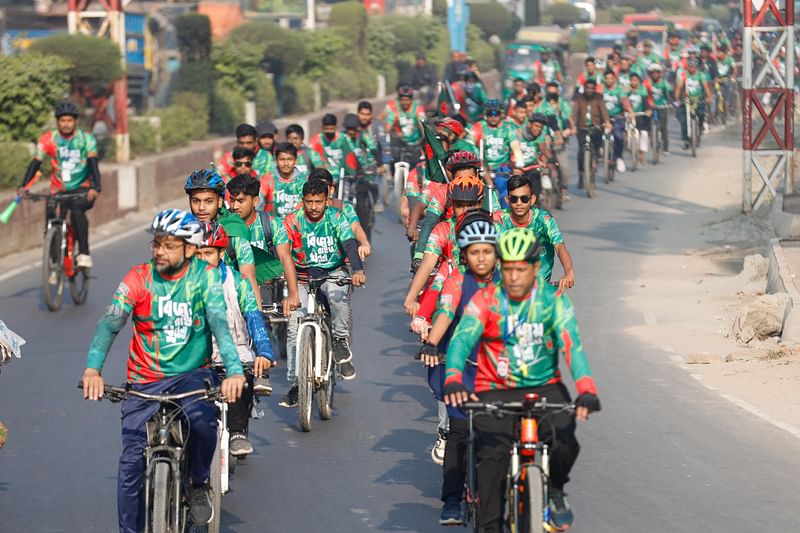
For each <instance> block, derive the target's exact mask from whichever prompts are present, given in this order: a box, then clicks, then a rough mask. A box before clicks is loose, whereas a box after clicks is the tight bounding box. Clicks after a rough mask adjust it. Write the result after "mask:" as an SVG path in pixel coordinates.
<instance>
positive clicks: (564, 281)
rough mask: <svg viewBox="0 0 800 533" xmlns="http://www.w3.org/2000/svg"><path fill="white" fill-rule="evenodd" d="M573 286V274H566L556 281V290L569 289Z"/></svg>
mask: <svg viewBox="0 0 800 533" xmlns="http://www.w3.org/2000/svg"><path fill="white" fill-rule="evenodd" d="M574 286H575V274H573V273H572V272H568V273H566V274H564V277H563V278H561V279H560V280H558V290H560V291H563V290H564V289H571V288H572V287H574Z"/></svg>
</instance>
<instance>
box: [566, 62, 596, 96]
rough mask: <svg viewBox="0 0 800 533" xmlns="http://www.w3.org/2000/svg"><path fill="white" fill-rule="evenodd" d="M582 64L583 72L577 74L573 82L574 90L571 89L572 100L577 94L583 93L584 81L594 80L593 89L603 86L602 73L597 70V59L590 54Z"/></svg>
mask: <svg viewBox="0 0 800 533" xmlns="http://www.w3.org/2000/svg"><path fill="white" fill-rule="evenodd" d="M583 64H584V69H583V72H581V73H580V74H578V81H577V83H576V84H575V91H573V95H572V98H573V100H574V99H575V98H577V97H578V95H579V94H583V90H584V87H585V86H586V82H587V81H589V80H592V81H594V86H595V90H602V88H603V75H602V74H601V73H600V71H598V70H597V60H596V59H595V58H593V57H591V56H590V57H587V58H586V60H585V61H584V62H583Z"/></svg>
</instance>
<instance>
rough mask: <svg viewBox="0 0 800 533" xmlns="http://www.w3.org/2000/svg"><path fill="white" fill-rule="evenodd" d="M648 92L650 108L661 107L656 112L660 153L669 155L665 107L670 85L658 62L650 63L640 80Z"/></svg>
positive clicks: (668, 97) (668, 100)
mask: <svg viewBox="0 0 800 533" xmlns="http://www.w3.org/2000/svg"><path fill="white" fill-rule="evenodd" d="M642 84H643V85H644V86H645V88H647V92H648V94H649V103H650V107H652V108H661V111H660V112H659V113H658V128H659V130H660V136H661V146H662V148H663V149H662V150H661V153H662V154H663V155H669V135H668V133H667V124H668V122H669V121H668V115H667V110H666V107H667V106H668V105H669V104H670V100H671V98H670V96H671V95H672V94H673V91H672V87H671V86H670V84H669V83H667V81H666V80H665V79H664V69H663V68H662V67H661V65H659V64H654V65H650V70H649V71H648V76H647V78H645V80H644V81H643V82H642Z"/></svg>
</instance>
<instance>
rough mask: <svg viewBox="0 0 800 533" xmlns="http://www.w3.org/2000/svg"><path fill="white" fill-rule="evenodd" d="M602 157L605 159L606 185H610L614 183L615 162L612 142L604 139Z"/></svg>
mask: <svg viewBox="0 0 800 533" xmlns="http://www.w3.org/2000/svg"><path fill="white" fill-rule="evenodd" d="M603 157H604V158H605V171H606V183H611V182H612V181H614V170H616V169H615V168H614V165H615V164H616V161H614V141H613V140H611V139H606V140H605V141H603Z"/></svg>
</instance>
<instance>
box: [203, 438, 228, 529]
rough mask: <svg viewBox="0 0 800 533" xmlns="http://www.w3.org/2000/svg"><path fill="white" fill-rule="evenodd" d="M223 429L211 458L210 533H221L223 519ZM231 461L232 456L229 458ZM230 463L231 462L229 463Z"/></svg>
mask: <svg viewBox="0 0 800 533" xmlns="http://www.w3.org/2000/svg"><path fill="white" fill-rule="evenodd" d="M221 435H222V430H221V429H220V430H218V431H217V448H216V449H215V450H214V458H213V459H212V460H211V475H210V478H209V485H211V509H212V513H213V515H212V517H211V522H209V523H208V533H219V531H220V522H221V521H222V451H221V450H220V436H221ZM228 460H229V461H230V457H229V458H228ZM229 465H230V463H229Z"/></svg>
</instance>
